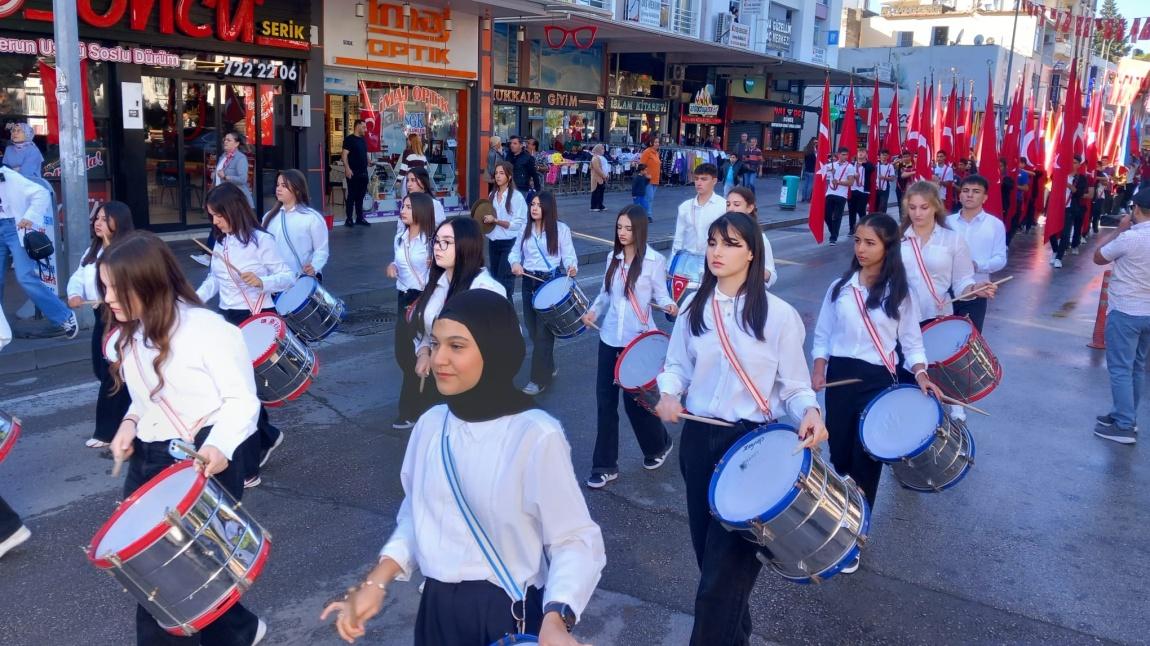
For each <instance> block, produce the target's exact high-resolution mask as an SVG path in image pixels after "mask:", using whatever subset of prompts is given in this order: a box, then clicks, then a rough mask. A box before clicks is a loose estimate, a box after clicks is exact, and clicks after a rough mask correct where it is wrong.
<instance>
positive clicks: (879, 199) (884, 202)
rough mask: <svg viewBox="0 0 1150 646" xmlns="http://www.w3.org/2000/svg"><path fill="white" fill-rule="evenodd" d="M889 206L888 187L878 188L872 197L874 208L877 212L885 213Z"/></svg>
mask: <svg viewBox="0 0 1150 646" xmlns="http://www.w3.org/2000/svg"><path fill="white" fill-rule="evenodd" d="M888 208H890V187H889V186H888V187H886V188H883V189H879V191H878V193H877V194H875V198H874V210H875V211H877V212H879V213H886V210H887V209H888Z"/></svg>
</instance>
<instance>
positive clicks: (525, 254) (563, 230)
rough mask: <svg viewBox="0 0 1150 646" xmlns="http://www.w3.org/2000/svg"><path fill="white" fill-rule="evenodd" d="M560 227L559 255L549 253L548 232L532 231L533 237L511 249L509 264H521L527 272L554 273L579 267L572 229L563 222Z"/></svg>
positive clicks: (520, 241)
mask: <svg viewBox="0 0 1150 646" xmlns="http://www.w3.org/2000/svg"><path fill="white" fill-rule="evenodd" d="M556 224H558V225H559V231H558V233H559V253H558V254H556V255H551V254H550V253H548V252H547V231H546V230H544V231H542V232H540V231H536V230H535V229H534V227H533V225H528V226H532V227H533V228H532V229H531V237H530V238H528V239H526V240H524V239H523V238H522V237H520V238H519V240H518V241H517V242H516V243H515V246H513V247H511V253H510V254H508V256H507V264H508V265H514V264H515V263H519V264H520V265H522V266H523V268H524V269H526V270H527V271H554V270H556V269H559V268H560V267H567V268H568V269H570V268H571V267H575V268H578V267H579V256H577V255H575V243H574V242H572V240H571V228H570V227H568V226H567V225H566V224H563V223H562V222H558V223H556Z"/></svg>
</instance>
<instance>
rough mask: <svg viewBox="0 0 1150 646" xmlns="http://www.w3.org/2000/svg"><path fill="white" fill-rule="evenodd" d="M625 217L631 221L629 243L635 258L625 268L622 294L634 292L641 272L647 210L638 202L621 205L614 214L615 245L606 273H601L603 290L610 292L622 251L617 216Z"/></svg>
mask: <svg viewBox="0 0 1150 646" xmlns="http://www.w3.org/2000/svg"><path fill="white" fill-rule="evenodd" d="M624 216H626V217H627V220H628V221H630V222H631V244H632V245H633V246H634V247H635V258H634V259H633V260H631V267H630V268H629V269H627V281H626V283H625V285H624V287H623V293H624V294H633V293H635V283H636V281H638V280H639V275H640V274H642V273H643V257H644V256H645V255H646V254H647V211H646V210H644V209H643V207H641V206H639V205H638V204H631V205H629V206H625V207H623V210H622V211H619V215H617V216H615V247H614V253H612V254H611V262H609V263H608V264H607V273H605V274H603V291H604V292H606V293H608V294H610V293H611V283H612V277H613V276H614V275H615V270H616V269H618V268H619V264H620V263H622V262H623V260H622V259H620V258H619V254H621V253H623V243H621V242H619V218H621V217H624Z"/></svg>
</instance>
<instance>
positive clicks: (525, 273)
mask: <svg viewBox="0 0 1150 646" xmlns="http://www.w3.org/2000/svg"><path fill="white" fill-rule="evenodd" d="M520 276H523V277H524V278H530V279H531V280H537V281H539V282H541V283H545V282H547V281H545V280H543V279H542V278H540V277H538V276H536V275H535V274H529V273H527V272H523V273H522V274H520Z"/></svg>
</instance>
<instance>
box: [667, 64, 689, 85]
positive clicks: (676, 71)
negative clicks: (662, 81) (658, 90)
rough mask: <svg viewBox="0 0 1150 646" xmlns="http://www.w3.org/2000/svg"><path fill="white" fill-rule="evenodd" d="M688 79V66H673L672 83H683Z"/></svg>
mask: <svg viewBox="0 0 1150 646" xmlns="http://www.w3.org/2000/svg"><path fill="white" fill-rule="evenodd" d="M686 78H687V66H686V65H672V66H671V80H672V81H680V82H681V81H683V80H685V79H686Z"/></svg>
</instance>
